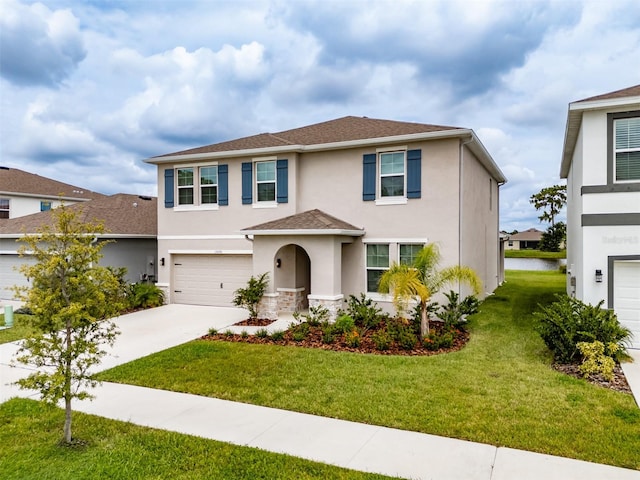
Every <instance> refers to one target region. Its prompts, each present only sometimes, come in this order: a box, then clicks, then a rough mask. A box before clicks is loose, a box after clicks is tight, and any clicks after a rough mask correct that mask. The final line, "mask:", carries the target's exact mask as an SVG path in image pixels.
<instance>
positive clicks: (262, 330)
mask: <svg viewBox="0 0 640 480" xmlns="http://www.w3.org/2000/svg"><path fill="white" fill-rule="evenodd" d="M268 336H269V331H268V330H267V329H266V328H260V329H258V330H257V331H256V337H258V338H267V337H268Z"/></svg>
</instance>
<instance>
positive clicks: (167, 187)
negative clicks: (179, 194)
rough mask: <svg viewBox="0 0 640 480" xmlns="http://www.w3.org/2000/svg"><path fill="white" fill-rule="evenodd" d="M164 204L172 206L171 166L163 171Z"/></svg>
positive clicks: (168, 206) (167, 206) (166, 206)
mask: <svg viewBox="0 0 640 480" xmlns="http://www.w3.org/2000/svg"><path fill="white" fill-rule="evenodd" d="M164 206H165V208H173V168H167V169H166V170H165V171H164Z"/></svg>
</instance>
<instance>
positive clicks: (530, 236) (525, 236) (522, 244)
mask: <svg viewBox="0 0 640 480" xmlns="http://www.w3.org/2000/svg"><path fill="white" fill-rule="evenodd" d="M542 233H543V232H541V231H540V230H537V229H535V228H530V229H528V230H525V231H524V232H518V233H514V234H513V235H509V239H508V240H507V246H506V249H507V250H536V249H537V248H538V247H539V246H540V240H542Z"/></svg>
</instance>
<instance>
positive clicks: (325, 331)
mask: <svg viewBox="0 0 640 480" xmlns="http://www.w3.org/2000/svg"><path fill="white" fill-rule="evenodd" d="M321 328H322V343H333V342H334V341H335V333H334V332H335V330H334V327H333V324H331V323H329V322H323V323H322V325H321Z"/></svg>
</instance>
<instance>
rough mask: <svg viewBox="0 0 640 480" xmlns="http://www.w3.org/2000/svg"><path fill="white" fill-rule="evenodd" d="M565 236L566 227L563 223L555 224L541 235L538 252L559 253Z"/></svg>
mask: <svg viewBox="0 0 640 480" xmlns="http://www.w3.org/2000/svg"><path fill="white" fill-rule="evenodd" d="M566 236H567V226H566V225H565V223H564V222H557V223H556V224H555V225H552V226H550V227H549V228H548V229H547V231H546V232H544V233H543V234H542V238H541V239H540V250H542V251H543V252H559V251H560V247H561V246H562V242H564V240H565V238H566Z"/></svg>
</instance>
